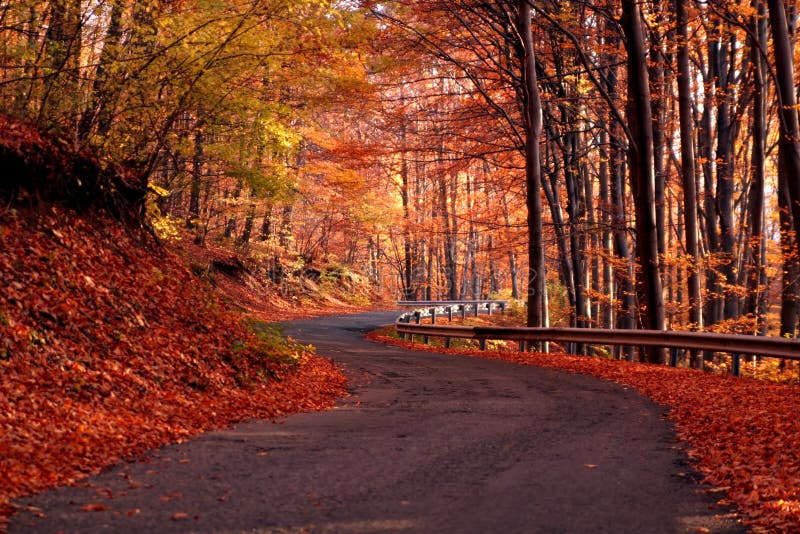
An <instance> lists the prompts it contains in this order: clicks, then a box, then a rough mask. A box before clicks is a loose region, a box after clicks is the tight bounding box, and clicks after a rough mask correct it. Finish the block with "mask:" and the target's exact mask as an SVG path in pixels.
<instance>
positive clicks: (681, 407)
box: [369, 331, 800, 532]
mask: <svg viewBox="0 0 800 534" xmlns="http://www.w3.org/2000/svg"><path fill="white" fill-rule="evenodd" d="M386 334H387V333H386V332H381V331H379V332H374V333H371V334H369V337H370V338H372V339H374V340H376V341H381V342H384V343H392V344H394V345H399V346H404V347H407V348H412V349H414V350H428V351H432V352H444V353H449V354H460V355H467V356H476V357H482V358H497V359H502V360H507V361H512V362H516V363H520V364H524V365H537V366H542V367H551V368H557V369H563V370H566V371H570V372H574V373H581V374H587V375H592V376H596V377H599V378H603V379H606V380H611V381H614V382H618V383H620V384H625V385H627V386H630V387H633V388H635V389H636V390H637V391H639V392H640V393H642V394H644V395H646V396H648V397H650V398H651V399H653V400H654V401H655V402H657V403H659V404H663V405H665V406H667V407H669V409H670V410H669V418H670V420H672V421H673V422H674V423H675V428H676V431H677V433H678V437H679V438H680V439H681V440H683V441H685V442H686V443H687V444H688V445H689V455H690V457H691V458H692V459H693V460H694V461H695V462H696V464H695V466H696V469H697V470H698V471H699V472H700V473H701V474H702V475H704V476H705V479H706V482H708V483H709V484H711V485H713V486H715V487H716V488H718V489H719V490H720V495H724V498H723V499H721V501H720V505H724V504H734V505H735V506H736V507H737V508H738V509H739V510H740V511H741V514H742V516H743V519H744V521H745V523H746V524H747V525H748V526H749V527H750V528H751V529H752V530H753V531H755V532H800V416H799V415H798V414H800V387H798V386H797V385H786V384H774V383H770V382H765V381H760V380H754V379H749V378H734V377H732V376H729V375H719V374H711V373H704V372H701V371H694V370H688V369H674V368H669V367H662V366H656V365H647V364H640V363H632V362H626V361H617V360H610V359H602V358H591V357H580V356H568V355H563V354H538V353H526V352H513V351H478V350H456V349H443V348H434V347H429V346H427V345H422V344H419V343H411V342H408V341H401V340H398V339H397V338H394V337H390V336H388V335H386Z"/></svg>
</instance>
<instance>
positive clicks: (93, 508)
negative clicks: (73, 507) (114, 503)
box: [81, 502, 108, 512]
mask: <svg viewBox="0 0 800 534" xmlns="http://www.w3.org/2000/svg"><path fill="white" fill-rule="evenodd" d="M103 510H108V507H107V506H106V505H105V504H101V503H95V502H92V503H89V504H84V505H83V506H81V511H82V512H102V511H103Z"/></svg>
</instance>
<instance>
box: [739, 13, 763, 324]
mask: <svg viewBox="0 0 800 534" xmlns="http://www.w3.org/2000/svg"><path fill="white" fill-rule="evenodd" d="M753 3H754V4H755V6H754V7H755V8H756V9H757V10H758V17H753V21H752V25H751V30H752V34H753V36H754V37H755V40H753V37H751V42H750V49H751V53H750V57H751V61H752V69H753V110H752V115H753V126H752V128H753V149H752V150H753V152H752V161H751V167H752V172H751V182H750V196H749V199H748V213H749V224H748V227H749V231H750V237H749V243H748V246H747V247H746V250H747V261H746V263H745V270H746V279H745V282H746V284H747V297H746V300H745V308H744V313H745V314H748V315H750V316H752V317H753V318H754V321H755V324H754V325H753V326H754V331H753V333H754V334H758V333H760V332H761V331H762V330H763V328H764V327H765V326H766V322H765V310H763V309H761V306H760V304H761V301H762V299H761V294H762V293H763V292H764V289H763V288H762V287H761V279H762V277H763V274H764V259H765V251H766V236H765V235H764V183H765V176H766V133H767V122H766V98H765V95H766V80H767V72H766V65H765V64H764V60H763V58H762V57H761V49H762V47H763V49H764V50H766V49H767V43H766V41H767V38H766V35H767V28H766V10H765V7H764V4H763V2H760V1H758V0H754V2H753Z"/></svg>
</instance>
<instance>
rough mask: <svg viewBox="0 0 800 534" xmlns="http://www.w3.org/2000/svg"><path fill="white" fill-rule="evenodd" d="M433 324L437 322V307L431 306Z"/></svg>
mask: <svg viewBox="0 0 800 534" xmlns="http://www.w3.org/2000/svg"><path fill="white" fill-rule="evenodd" d="M431 324H436V308H431Z"/></svg>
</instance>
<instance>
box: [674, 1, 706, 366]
mask: <svg viewBox="0 0 800 534" xmlns="http://www.w3.org/2000/svg"><path fill="white" fill-rule="evenodd" d="M675 13H676V17H677V27H678V54H677V55H678V115H679V118H680V134H681V174H682V182H681V183H682V189H683V227H684V232H685V235H684V248H685V250H686V256H687V258H686V262H685V263H686V278H687V285H688V297H689V323H690V324H691V325H692V329H693V330H694V329H697V330H702V329H703V304H702V300H701V290H700V272H699V269H700V251H699V248H698V243H697V169H696V168H695V156H694V118H693V117H692V110H693V104H692V89H691V71H690V70H689V43H688V40H689V35H688V33H689V32H688V28H687V26H688V17H687V15H686V0H675ZM698 357H699V356H698V355H697V354H694V355H693V359H694V363H695V366H696V367H697V366H698V361H697V359H698Z"/></svg>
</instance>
